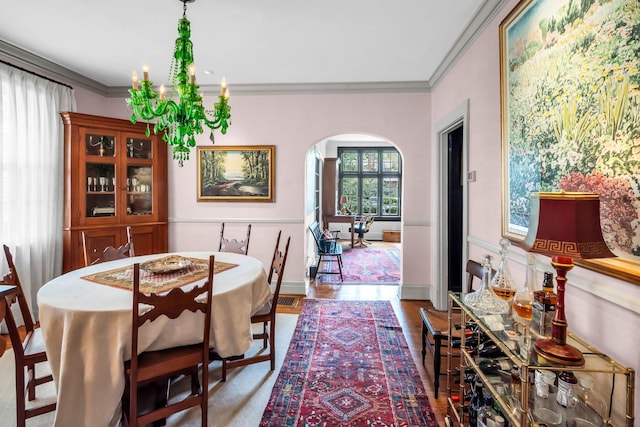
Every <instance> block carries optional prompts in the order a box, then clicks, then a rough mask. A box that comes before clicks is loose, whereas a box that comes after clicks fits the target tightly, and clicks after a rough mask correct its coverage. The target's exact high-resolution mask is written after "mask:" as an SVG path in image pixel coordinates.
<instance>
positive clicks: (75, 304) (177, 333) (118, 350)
mask: <svg viewBox="0 0 640 427" xmlns="http://www.w3.org/2000/svg"><path fill="white" fill-rule="evenodd" d="M210 254H211V253H209V252H181V253H179V255H183V256H188V257H192V258H200V259H207V260H208V258H209V255H210ZM213 254H214V255H215V257H216V261H223V262H228V263H234V264H238V266H237V267H234V268H232V269H230V270H226V271H223V272H221V273H219V274H216V275H214V279H213V301H212V305H213V306H212V318H211V346H212V347H215V349H216V351H218V353H219V354H220V355H221V356H223V357H227V356H233V355H238V354H243V353H244V352H245V351H247V350H248V348H249V346H250V344H251V324H250V317H251V315H252V314H254V313H255V312H256V311H258V310H259V309H260V308H261V307H263V306H264V304H266V303H267V302H268V301H269V300H270V299H271V291H270V289H269V286H268V283H267V279H266V276H265V272H264V269H263V266H262V263H260V261H258V260H256V259H255V258H251V257H248V256H245V255H238V254H233V253H213ZM163 256H166V254H161V255H159V254H156V255H148V256H141V257H136V258H128V259H123V260H117V261H111V262H107V263H103V264H98V265H95V266H90V267H86V268H81V269H78V270H75V271H71V272H69V273H67V274H64V275H62V276H59V277H57V278H55V279H53V280H51V281H50V282H48V283H47V284H45V285H44V286H43V287H42V288H41V289H40V291H39V292H38V307H39V309H40V324H41V327H42V331H43V334H44V338H45V344H46V349H47V357H48V359H49V364H50V365H51V371H52V373H53V379H54V382H55V385H56V392H57V399H58V408H57V414H56V421H55V425H56V426H64V427H67V426H97V427H99V426H112V425H118V423H119V422H120V414H121V407H120V399H121V397H122V393H123V391H124V387H125V380H124V368H123V362H124V361H125V360H128V359H130V358H131V306H132V295H131V291H130V290H126V289H120V288H116V287H111V286H105V285H101V284H98V283H93V282H90V281H87V280H84V279H82V278H81V277H83V276H87V275H89V274H93V273H97V272H99V271H106V270H111V269H115V268H119V267H124V266H127V265H132V264H133V263H134V262H143V261H146V260H149V259H157V258H161V257H163ZM203 281H204V279H203V280H202V281H199V282H194V283H191V284H189V285H185V287H184V288H185V289H186V288H187V287H193V286H195V285H196V284H198V283H202V282H203ZM203 318H204V317H203V315H202V313H199V315H197V314H194V313H184V314H183V315H182V316H180V317H179V318H178V319H177V321H169V320H168V319H166V318H160V319H158V320H156V321H154V322H153V323H151V324H150V323H146V324H145V325H144V326H143V327H142V329H141V332H140V338H139V340H140V344H139V350H140V351H146V350H157V349H162V348H168V347H172V346H176V345H186V344H193V343H195V342H198V335H201V332H199V331H201V330H202V329H201V328H202V321H203Z"/></svg>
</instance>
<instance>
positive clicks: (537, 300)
mask: <svg viewBox="0 0 640 427" xmlns="http://www.w3.org/2000/svg"><path fill="white" fill-rule="evenodd" d="M556 299H557V295H556V294H555V292H553V273H552V272H550V271H545V273H544V280H543V282H542V290H539V291H535V292H534V293H533V307H532V313H531V328H532V329H533V330H534V331H536V332H537V333H539V334H540V335H545V336H550V335H551V321H552V320H553V316H554V315H555V311H556Z"/></svg>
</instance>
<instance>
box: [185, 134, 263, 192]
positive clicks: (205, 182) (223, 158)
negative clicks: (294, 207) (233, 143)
mask: <svg viewBox="0 0 640 427" xmlns="http://www.w3.org/2000/svg"><path fill="white" fill-rule="evenodd" d="M274 151H275V148H274V146H243V147H220V146H219V147H198V178H199V182H198V200H199V201H216V200H217V201H261V202H264V201H266V202H272V201H273V174H274V173H273V165H274Z"/></svg>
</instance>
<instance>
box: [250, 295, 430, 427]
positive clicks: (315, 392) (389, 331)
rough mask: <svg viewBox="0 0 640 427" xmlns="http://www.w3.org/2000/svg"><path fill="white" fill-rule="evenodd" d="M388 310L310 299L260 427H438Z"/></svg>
mask: <svg viewBox="0 0 640 427" xmlns="http://www.w3.org/2000/svg"><path fill="white" fill-rule="evenodd" d="M437 425H438V423H437V421H436V417H435V415H434V414H433V411H432V409H431V405H430V403H429V400H428V398H427V395H426V391H425V388H424V385H423V383H422V381H421V379H420V376H419V373H418V370H417V368H416V365H415V362H414V361H413V358H412V357H411V352H410V350H409V347H408V345H407V342H406V340H405V338H404V335H403V332H402V328H401V326H400V324H399V323H398V319H397V318H396V316H395V314H394V312H393V308H392V306H391V303H389V302H388V301H344V300H342V301H341V300H322V299H305V300H304V303H303V306H302V310H301V313H300V315H299V317H298V321H297V324H296V329H295V332H294V335H293V338H292V340H291V343H290V345H289V350H288V351H287V355H286V357H285V360H284V362H283V365H282V368H281V370H280V373H279V374H278V378H277V379H276V382H275V385H274V388H273V392H272V394H271V397H270V398H269V401H268V403H267V406H266V409H265V411H264V414H263V416H262V421H261V422H260V426H264V427H266V426H323V427H332V426H350V427H352V426H380V427H383V426H437Z"/></svg>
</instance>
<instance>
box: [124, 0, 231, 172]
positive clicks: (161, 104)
mask: <svg viewBox="0 0 640 427" xmlns="http://www.w3.org/2000/svg"><path fill="white" fill-rule="evenodd" d="M180 1H181V2H182V3H183V14H182V19H180V20H179V21H178V38H177V39H176V44H175V48H174V51H173V60H172V63H171V76H170V81H171V82H172V87H171V93H170V96H169V97H167V93H166V89H165V87H164V85H160V88H159V89H158V92H159V93H156V92H155V91H154V90H153V89H152V85H153V83H152V82H151V81H150V80H149V67H148V66H147V65H146V64H145V65H144V67H143V69H142V70H143V78H142V81H140V84H139V85H138V74H137V73H136V72H135V71H134V72H133V73H131V80H132V87H131V89H129V93H130V94H131V97H130V98H128V99H127V104H128V105H129V106H130V107H131V109H132V111H133V114H132V115H131V122H132V123H136V121H137V120H138V118H140V119H142V120H145V121H154V120H155V124H154V126H153V131H154V133H158V132H164V133H163V135H162V139H163V140H164V141H165V142H167V143H169V144H170V145H171V146H172V147H173V158H174V160H177V161H178V163H179V165H180V166H182V165H183V162H184V161H185V160H189V152H190V149H191V148H192V147H195V146H196V140H195V137H194V135H196V134H201V133H202V132H203V125H206V126H207V127H208V128H209V129H211V137H210V138H211V140H212V141H213V131H214V130H215V129H220V132H222V133H223V134H225V133H227V128H228V127H229V125H230V119H231V107H230V106H229V104H228V101H229V89H227V87H226V82H225V79H224V78H223V79H222V82H221V89H220V95H219V96H218V102H217V103H216V104H214V106H213V110H206V109H205V108H204V106H203V105H202V94H199V93H198V85H197V84H196V74H195V66H194V64H193V43H192V42H191V40H190V36H191V23H190V22H189V20H188V19H187V3H188V2H189V3H192V2H193V1H195V0H180ZM174 99H175V100H174ZM149 134H150V131H149V125H148V124H147V136H149Z"/></svg>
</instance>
